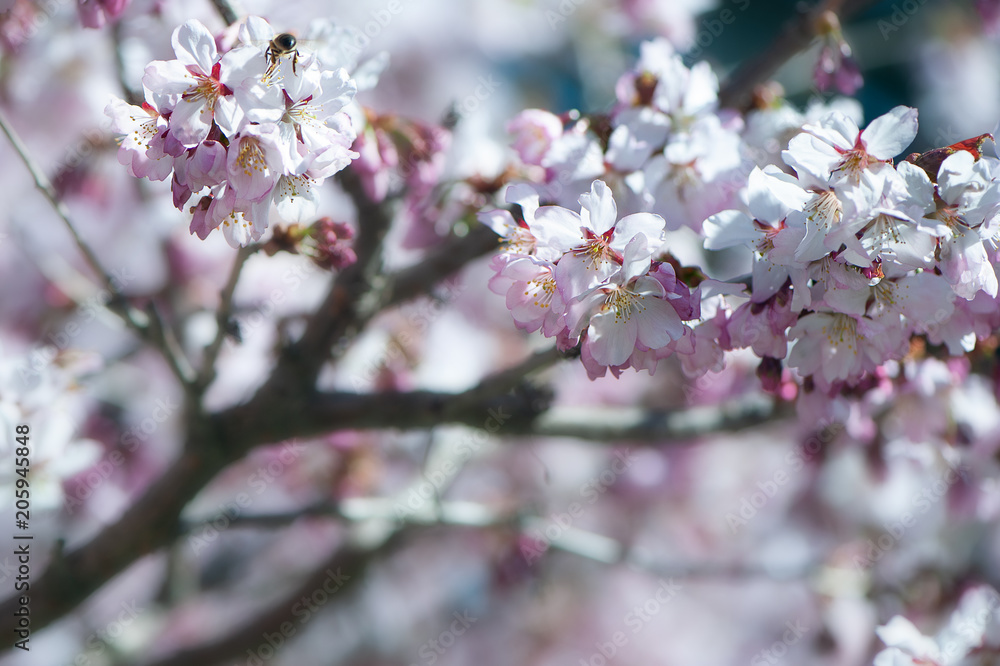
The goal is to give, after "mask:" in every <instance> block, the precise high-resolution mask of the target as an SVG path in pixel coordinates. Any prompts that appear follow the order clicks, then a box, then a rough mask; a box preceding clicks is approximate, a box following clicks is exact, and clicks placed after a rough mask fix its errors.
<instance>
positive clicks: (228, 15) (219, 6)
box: [212, 0, 240, 25]
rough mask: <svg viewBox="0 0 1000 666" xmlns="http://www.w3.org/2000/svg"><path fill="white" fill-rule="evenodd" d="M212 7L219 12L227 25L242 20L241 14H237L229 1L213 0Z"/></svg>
mask: <svg viewBox="0 0 1000 666" xmlns="http://www.w3.org/2000/svg"><path fill="white" fill-rule="evenodd" d="M212 6H213V7H215V10H216V11H217V12H219V16H221V17H222V20H223V21H225V22H226V25H232V24H234V23H236V22H237V21H239V20H240V16H239V14H237V13H236V10H235V9H234V8H233V5H232V4H230V2H229V0H212Z"/></svg>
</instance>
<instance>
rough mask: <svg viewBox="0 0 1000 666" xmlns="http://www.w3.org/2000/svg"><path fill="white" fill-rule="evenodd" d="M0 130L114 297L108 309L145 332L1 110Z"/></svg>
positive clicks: (138, 316) (138, 314) (142, 322)
mask: <svg viewBox="0 0 1000 666" xmlns="http://www.w3.org/2000/svg"><path fill="white" fill-rule="evenodd" d="M0 129H2V130H3V132H4V134H6V135H7V138H8V139H10V142H11V144H13V146H14V150H15V151H17V154H18V156H19V157H20V158H21V161H22V162H24V165H25V166H26V167H27V168H28V172H29V173H31V176H32V178H34V179H35V186H36V187H38V189H39V190H41V192H42V194H43V195H45V198H46V199H48V200H49V203H50V204H51V205H52V208H53V209H55V211H56V214H57V215H58V216H59V219H61V220H62V221H63V223H64V224H65V225H66V228H67V229H68V230H69V233H70V235H71V236H72V237H73V240H74V242H75V243H76V245H77V247H78V248H79V249H80V252H81V253H83V256H84V258H85V259H86V260H87V263H88V264H89V265H90V268H91V270H93V271H94V273H96V274H97V276H98V278H99V279H100V281H101V283H102V284H103V285H104V288H105V289H107V290H108V293H110V294H111V299H110V301H109V303H108V308H109V309H111V310H113V311H114V312H116V313H117V314H118V315H119V316H121V317H122V318H123V319H124V320H125V321H126V323H128V325H129V326H131V327H132V328H134V329H135V330H137V331H142V330H143V329H145V328H146V327H147V326H148V325H149V322H148V320H147V319H146V317H145V316H144V315H143V314H142V313H141V312H139V311H138V310H136V309H135V308H133V307H131V306H129V305H128V303H127V301H126V299H125V295H124V294H123V293H122V292H121V290H120V289H119V287H118V285H117V284H116V283H115V280H114V278H112V277H111V275H110V274H109V273H108V272H107V271H106V270H104V267H103V266H102V265H101V262H100V260H99V259H98V258H97V255H96V254H94V251H93V250H91V249H90V246H89V245H87V243H86V241H84V240H83V238H82V237H81V236H80V234H79V233H78V232H77V230H76V226H75V225H74V224H73V221H72V220H71V219H70V215H69V209H67V208H66V204H65V203H63V201H62V199H60V198H59V195H58V193H56V190H55V188H54V187H52V183H51V182H50V181H49V179H48V177H47V176H46V175H45V174H44V173H43V172H42V170H41V168H40V167H39V166H38V165H37V164H35V161H34V160H33V159H32V158H31V156H30V155H29V154H28V149H27V148H26V147H25V145H24V143H22V141H21V138H20V137H19V136H18V134H17V132H15V131H14V128H13V127H11V125H10V123H9V122H8V120H7V117H6V116H5V115H4V114H3V112H2V111H0Z"/></svg>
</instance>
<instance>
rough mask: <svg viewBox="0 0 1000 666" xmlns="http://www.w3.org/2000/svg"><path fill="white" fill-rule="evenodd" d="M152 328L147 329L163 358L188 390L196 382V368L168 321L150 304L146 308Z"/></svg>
mask: <svg viewBox="0 0 1000 666" xmlns="http://www.w3.org/2000/svg"><path fill="white" fill-rule="evenodd" d="M146 312H147V315H148V317H149V321H150V326H149V328H148V329H147V330H148V333H149V337H150V338H151V339H152V341H153V342H154V344H156V346H157V347H158V348H159V349H160V351H161V353H162V354H163V358H164V359H165V360H166V362H167V365H169V366H170V370H171V371H172V372H173V373H174V376H175V377H177V379H178V381H180V383H181V384H182V385H184V386H185V387H186V388H187V387H190V386H193V384H194V380H195V373H194V368H193V367H192V366H191V362H190V361H188V358H187V355H186V354H185V353H184V350H183V349H182V348H181V344H180V342H179V341H178V340H177V338H176V337H175V336H174V332H173V331H172V330H171V329H170V327H169V326H167V323H166V320H164V318H163V315H162V314H160V311H159V309H158V308H157V307H156V305H155V304H153V303H150V304H149V306H148V307H147V308H146Z"/></svg>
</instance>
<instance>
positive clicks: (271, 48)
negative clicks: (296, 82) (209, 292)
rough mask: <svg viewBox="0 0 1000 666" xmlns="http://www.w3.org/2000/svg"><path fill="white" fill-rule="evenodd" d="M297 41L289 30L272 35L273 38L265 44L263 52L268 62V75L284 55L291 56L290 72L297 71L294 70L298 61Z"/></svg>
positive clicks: (294, 72)
mask: <svg viewBox="0 0 1000 666" xmlns="http://www.w3.org/2000/svg"><path fill="white" fill-rule="evenodd" d="M298 41H299V40H298V39H296V37H295V35H293V34H291V33H289V32H283V33H281V34H278V35H275V36H274V39H272V40H271V41H270V43H269V44H268V45H267V51H266V52H265V54H264V55H265V56H266V57H267V62H268V66H267V73H268V75H270V74H273V73H274V70H275V69H276V68H277V66H278V61H279V60H280V59H281V58H282V57H284V56H286V55H291V56H292V73H293V74H296V73H297V72H296V71H295V66H296V65H297V64H298V62H299V50H298V48H297V44H298Z"/></svg>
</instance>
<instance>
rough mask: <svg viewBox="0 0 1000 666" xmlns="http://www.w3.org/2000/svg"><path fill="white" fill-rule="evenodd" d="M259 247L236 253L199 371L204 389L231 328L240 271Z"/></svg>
mask: <svg viewBox="0 0 1000 666" xmlns="http://www.w3.org/2000/svg"><path fill="white" fill-rule="evenodd" d="M258 248H259V246H258V245H251V246H248V247H244V248H240V250H239V252H237V253H236V258H235V259H234V260H233V266H232V268H231V269H230V271H229V279H228V280H226V286H225V287H223V289H222V293H221V294H220V296H219V309H218V311H217V312H216V313H215V325H216V331H215V339H213V340H212V342H211V344H209V345H208V347H206V348H205V358H204V359H203V360H202V364H201V370H200V371H199V373H198V379H197V382H196V383H197V385H198V387H200V388H202V389H204V388H206V387H207V386H208V385H209V384H211V383H212V381H213V380H214V379H215V375H216V368H215V362H216V361H217V360H218V358H219V352H220V351H222V343H223V342H224V341H225V339H226V332H227V331H228V330H229V320H230V318H231V317H232V316H233V295H234V294H235V293H236V285H237V283H238V282H239V280H240V273H241V272H242V271H243V266H244V264H246V261H247V259H249V258H250V257H251V256H252V255H253V253H254V252H256V251H257V249H258Z"/></svg>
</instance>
